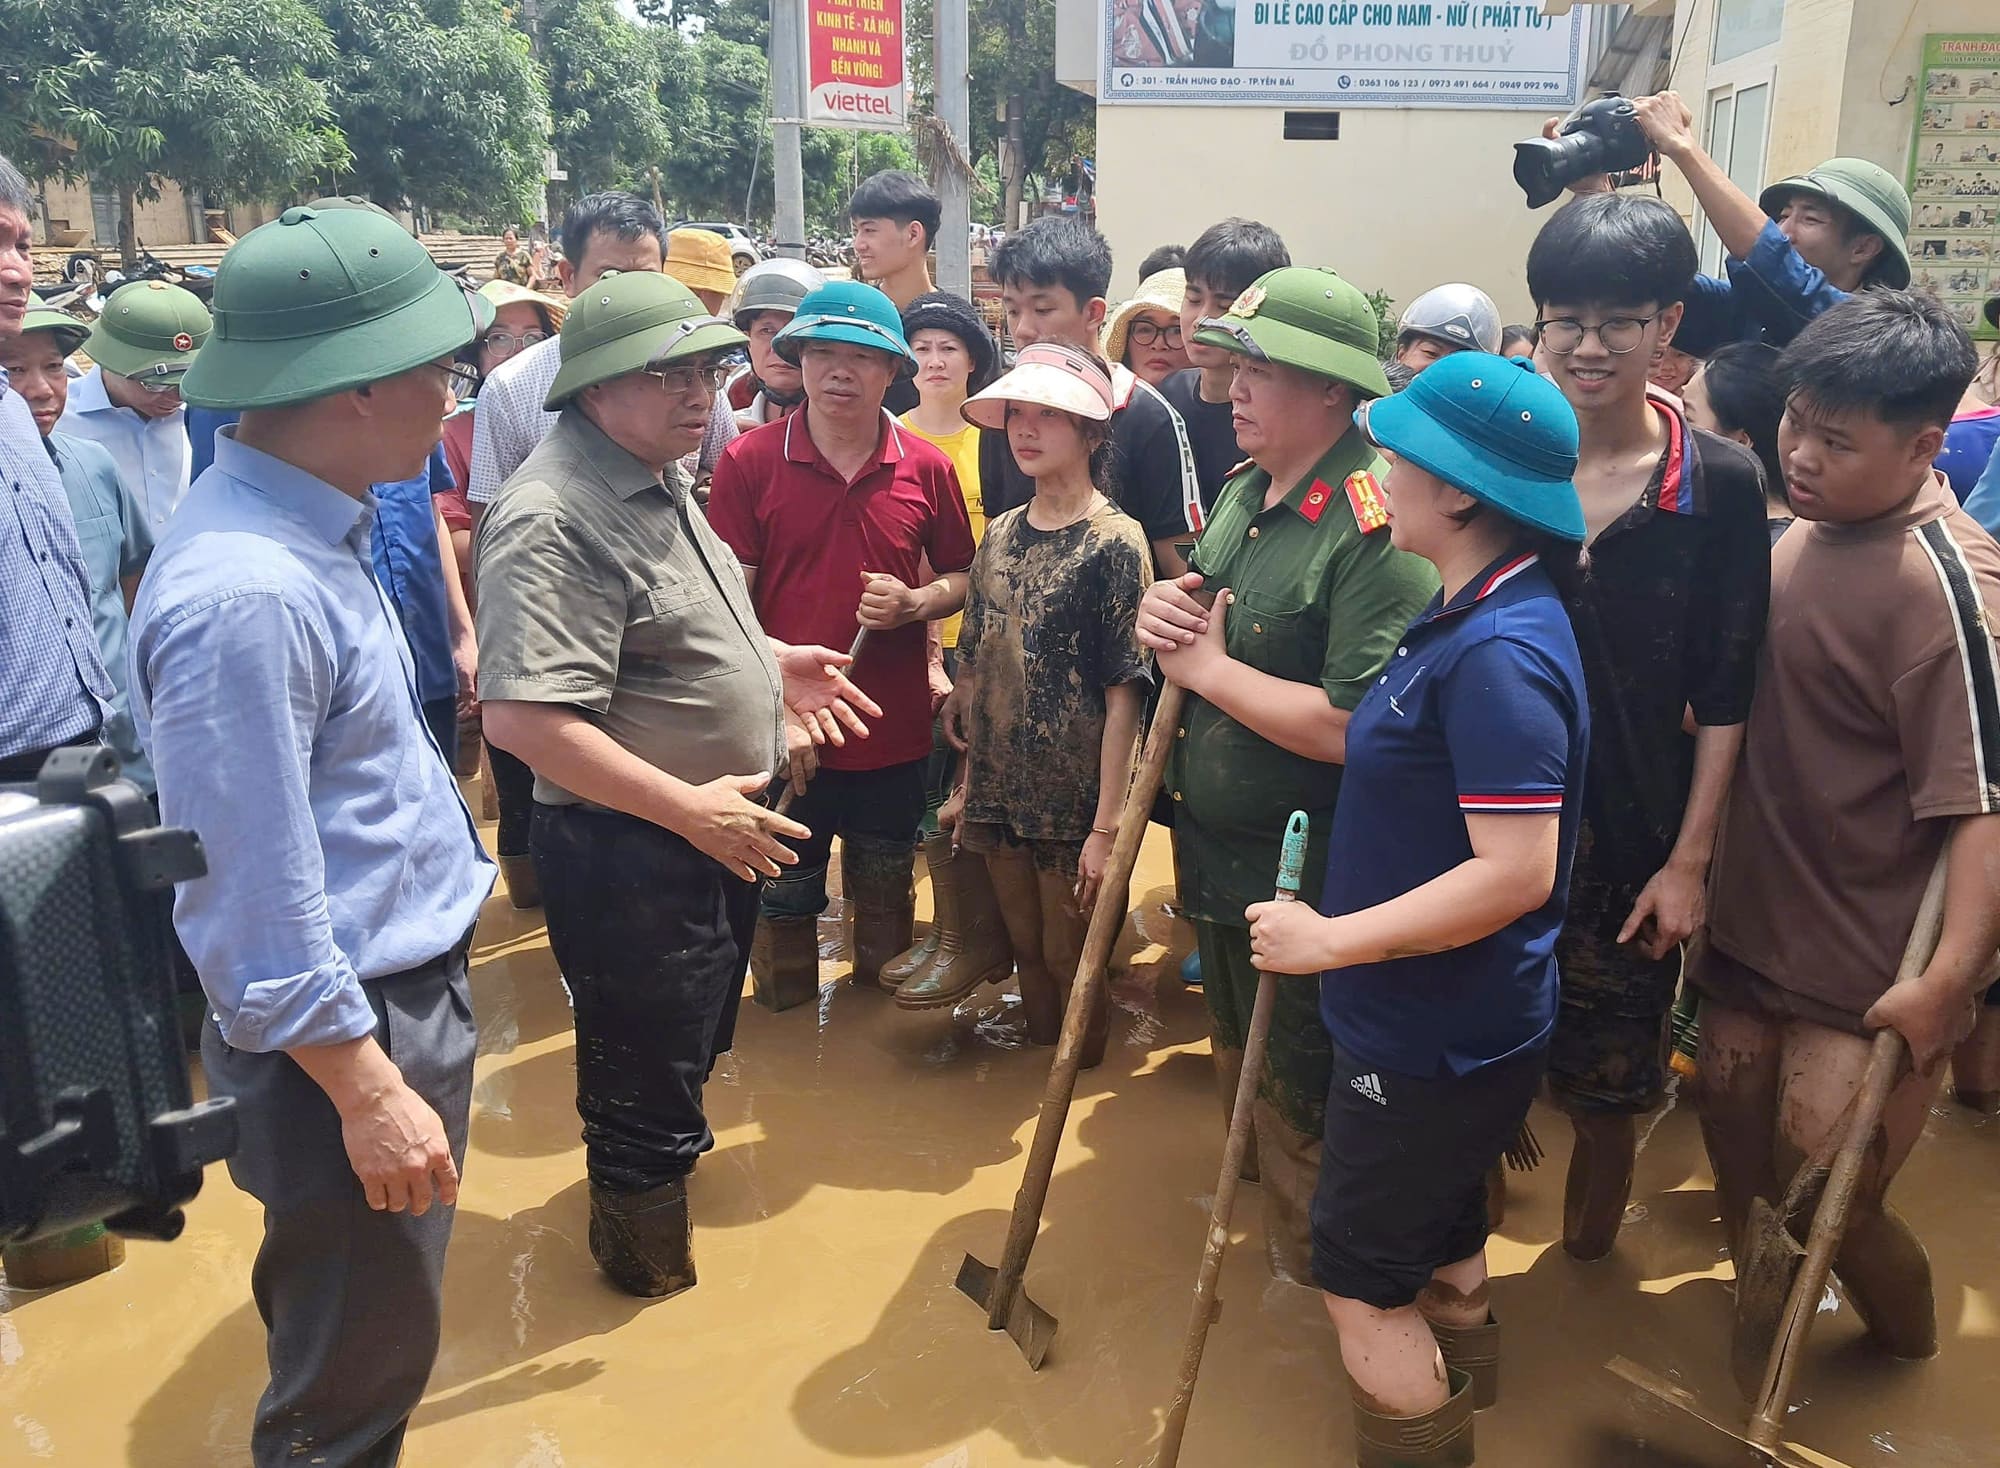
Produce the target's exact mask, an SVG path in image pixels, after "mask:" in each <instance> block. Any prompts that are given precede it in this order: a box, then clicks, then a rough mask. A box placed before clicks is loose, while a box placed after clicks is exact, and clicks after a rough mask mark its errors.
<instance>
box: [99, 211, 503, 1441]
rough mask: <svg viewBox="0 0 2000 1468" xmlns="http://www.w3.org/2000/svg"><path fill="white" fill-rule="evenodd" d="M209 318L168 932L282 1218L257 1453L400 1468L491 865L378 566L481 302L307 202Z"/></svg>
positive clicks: (247, 261) (178, 568) (196, 397)
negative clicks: (191, 853) (378, 527)
mask: <svg viewBox="0 0 2000 1468" xmlns="http://www.w3.org/2000/svg"><path fill="white" fill-rule="evenodd" d="M214 310H215V332H214V335H213V337H212V338H211V339H210V341H209V343H208V345H207V346H206V347H205V348H204V349H203V351H202V354H201V356H200V357H199V359H198V360H197V361H196V362H195V364H194V366H193V367H192V368H191V369H190V370H189V373H188V375H187V377H186V379H185V380H184V383H183V390H184V391H185V392H186V394H187V396H188V398H189V400H190V401H193V402H196V403H199V404H201V405H203V406H207V407H213V408H222V409H232V410H237V411H240V412H241V414H242V416H241V418H240V420H239V421H238V423H237V425H236V427H235V428H234V429H232V430H229V431H228V432H227V433H225V434H223V435H221V436H220V437H219V438H218V441H217V443H216V445H215V453H216V457H215V463H214V465H213V466H212V467H211V468H210V469H209V471H208V472H207V473H205V474H204V475H203V476H202V478H201V480H200V482H199V483H197V484H196V485H195V486H194V487H193V488H192V489H191V491H190V492H189V495H188V498H187V499H186V501H185V502H183V504H182V505H181V506H180V508H179V509H178V510H177V511H176V512H175V514H174V516H173V519H172V523H171V524H170V525H169V526H168V528H167V531H166V533H165V534H164V535H163V536H162V537H161V539H160V543H159V546H158V548H157V549H156V551H155V552H154V556H153V560H152V564H151V566H150V567H149V569H148V572H147V576H146V580H145V584H144V585H143V586H142V588H141V590H140V593H139V599H138V603H137V605H136V606H135V607H134V611H133V627H132V666H133V701H134V711H135V713H136V715H137V717H138V722H139V729H140V734H141V737H142V738H143V739H144V740H145V742H146V744H147V747H148V749H149V750H150V751H151V753H152V756H153V764H154V770H155V772H156V774H157V776H158V779H159V785H160V805H161V814H162V817H163V819H164V820H165V821H166V822H167V823H168V824H170V825H179V826H186V827H190V828H192V829H194V830H195V831H197V832H198V833H199V834H200V836H201V838H202V841H203V843H204V845H205V847H206V849H207V855H208V868H209V875H208V876H207V877H206V878H205V879H203V880H201V881H197V882H193V883H189V884H188V885H187V886H185V887H183V888H182V889H181V890H180V892H179V894H178V896H177V900H176V903H175V912H174V921H175V926H176V928H177V929H178V931H179V933H180V936H181V939H182V942H183V943H184V944H185V945H186V947H187V949H188V952H189V954H190V955H191V956H192V957H193V959H194V962H195V966H196V968H197V970H198V971H199V972H200V974H201V979H202V986H203V988H204V989H205V990H206V992H207V995H208V998H209V1001H210V1003H211V1004H212V1005H213V1007H214V1020H213V1023H211V1024H210V1025H208V1026H207V1027H206V1028H205V1030H204V1033H203V1036H202V1061H203V1066H204V1068H205V1070H206V1072H207V1076H208V1080H209V1085H210V1088H211V1090H212V1091H214V1092H215V1093H217V1094H221V1095H229V1096H233V1097H234V1098H235V1099H236V1102H237V1112H238V1115H239V1117H240V1118H241V1121H240V1131H241V1145H240V1147H239V1150H238V1152H237V1155H236V1156H235V1157H234V1158H232V1159H231V1161H230V1173H231V1176H232V1177H233V1178H234V1179H235V1180H236V1183H237V1185H238V1186H239V1187H242V1188H243V1189H244V1190H245V1191H247V1192H249V1193H251V1194H252V1195H254V1196H255V1197H256V1198H257V1199H258V1201H259V1202H261V1203H262V1204H263V1205H264V1210H265V1227H264V1242H263V1247H262V1248H261V1250H260V1251H259V1254H258V1259H257V1267H256V1283H257V1296H258V1305H259V1307H260V1310H261V1313H262V1314H263V1316H264V1319H265V1321H266V1324H267V1327H268V1331H269V1336H268V1343H267V1345H268V1354H269V1358H270V1366H271V1381H270V1385H269V1386H268V1387H267V1388H266V1389H265V1392H264V1395H263V1399H262V1401H261V1402H260V1403H259V1406H258V1412H257V1421H256V1424H255V1427H254V1429H253V1432H252V1437H251V1450H252V1455H253V1457H254V1459H255V1461H256V1462H257V1464H258V1465H259V1468H275V1465H278V1464H281V1463H282V1464H290V1463H294V1462H300V1461H325V1462H333V1463H343V1464H368V1465H376V1464H380V1465H384V1468H386V1465H390V1464H393V1463H394V1462H395V1461H396V1459H397V1456H398V1454H399V1453H400V1451H401V1445H402V1439H403V1435H404V1432H405V1430H406V1428H407V1424H408V1419H409V1414H410V1412H411V1411H412V1410H413V1409H414V1408H415V1406H416V1404H417V1402H418V1401H419V1400H420V1399H421V1397H422V1395H423V1390H424V1385H425V1383H426V1381H427V1380H428V1379H429V1374H430V1368H431V1365H432V1362H433V1360H434V1358H435V1355H436V1349H437V1341H438V1332H439V1323H440V1321H439V1285H440V1281H441V1279H442V1275H443V1268H444V1252H445V1246H446V1244H447V1243H448V1241H449V1239H450V1234H451V1224H452V1217H453V1208H452V1207H451V1205H452V1204H454V1203H455V1202H456V1199H457V1191H458V1166H459V1163H460V1161H461V1160H462V1158H463V1155H464V1145H465V1126H466V1117H467V1112H468V1109H469V1105H470V1097H471V1081H472V1059H473V1053H474V1049H475V1042H476V1035H475V1031H474V1028H473V1024H472V1012H471V1001H470V995H469V991H468V989H467V985H466V972H465V956H466V949H467V946H468V945H469V942H470V937H471V928H472V924H473V920H474V918H475V917H476V916H477V915H478V912H479V909H480V906H481V904H482V903H483V902H484V901H485V899H486V897H487V894H488V892H489V891H490V890H491V887H492V882H493V867H492V865H491V863H490V862H488V861H487V859H486V857H485V855H484V854H483V853H482V852H481V851H480V849H479V843H478V839H477V836H476V834H475V832H474V830H473V825H472V818H471V815H470V814H469V812H467V810H466V808H465V805H464V803H463V802H462V801H461V800H460V798H459V795H458V790H457V786H456V785H455V783H454V782H453V780H452V777H451V773H450V771H449V770H448V769H447V768H446V766H445V762H444V759H443V758H442V756H441V755H440V753H439V751H438V749H437V747H436V745H435V744H434V743H433V742H432V740H431V739H430V737H429V736H428V734H427V733H426V731H425V728H424V725H423V723H422V720H421V718H420V715H419V710H418V698H417V690H416V683H415V675H414V669H413V666H412V663H411V659H410V654H409V650H408V647H407V646H406V644H405V643H404V641H403V639H402V636H401V634H400V632H399V631H398V629H397V626H396V620H395V617H394V615H393V613H392V612H391V611H390V609H389V606H388V603H387V601H386V599H385V598H384V596H383V593H382V590H381V587H380V586H379V585H378V584H377V582H376V580H375V576H374V573H373V570H372V568H371V564H370V560H371V555H370V549H371V538H372V529H373V519H374V515H375V512H376V506H375V500H374V497H373V495H372V494H371V493H370V492H369V486H371V485H373V484H377V483H382V482H387V481H393V480H398V479H404V478H407V477H409V476H411V475H412V474H415V473H416V472H418V471H419V470H420V469H421V468H422V466H423V464H424V462H425V460H426V458H427V457H428V455H429V454H430V451H431V450H432V448H434V447H435V446H436V444H437V442H438V439H439V436H440V433H441V431H442V421H443V416H444V412H445V408H446V404H447V383H448V381H449V374H450V369H451V366H452V358H453V354H454V353H455V352H456V351H457V350H458V349H459V348H461V347H463V346H465V345H466V344H467V343H469V342H470V341H471V340H472V338H473V336H474V335H475V333H476V332H477V330H478V329H479V328H480V327H481V326H482V325H483V324H484V321H483V317H485V316H490V310H487V311H485V312H482V310H481V303H479V302H477V301H476V299H475V298H472V297H469V296H467V295H466V294H465V293H464V292H462V291H461V290H460V289H459V288H458V287H457V286H456V285H455V284H453V283H452V282H451V281H450V279H449V278H448V277H446V276H444V275H443V274H441V273H440V272H439V271H438V269H437V268H436V266H435V265H434V264H432V262H431V260H430V258H429V256H428V255H427V254H426V253H425V252H424V250H423V247H422V246H421V245H419V244H418V243H417V242H416V241H415V240H414V239H412V238H411V237H410V236H409V235H408V234H407V233H405V232H404V231H403V230H402V229H401V228H400V227H399V226H398V225H396V223H395V222H394V221H393V220H391V219H389V218H388V217H387V216H385V215H380V214H377V213H375V212H373V211H370V210H366V209H341V210H327V211H318V210H314V209H311V208H297V209H291V210H287V211H286V212H285V214H284V215H283V216H282V217H281V218H279V219H278V220H276V221H274V222H272V223H270V224H267V225H264V226H263V227H261V228H259V229H257V230H254V231H252V232H251V233H250V234H248V235H246V236H245V237H244V238H243V239H242V240H241V241H239V242H238V243H237V244H236V245H235V246H233V247H232V248H231V249H230V251H229V254H228V255H227V256H226V257H225V258H224V260H223V263H222V267H221V269H220V270H219V271H218V272H217V276H216V283H215V297H214ZM392 1053H393V1059H392V1058H391V1056H392ZM434 1201H435V1202H436V1204H437V1205H439V1206H436V1207H433V1206H432V1205H433V1202H434ZM335 1261H338V1262H337V1263H336V1262H335Z"/></svg>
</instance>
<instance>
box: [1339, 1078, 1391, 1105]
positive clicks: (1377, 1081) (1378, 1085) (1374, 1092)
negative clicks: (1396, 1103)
mask: <svg viewBox="0 0 2000 1468" xmlns="http://www.w3.org/2000/svg"><path fill="white" fill-rule="evenodd" d="M1347 1084H1348V1085H1350V1086H1352V1087H1354V1089H1355V1090H1357V1091H1359V1092H1360V1093H1361V1094H1362V1095H1364V1096H1366V1097H1367V1098H1368V1099H1369V1100H1370V1101H1373V1102H1374V1103H1375V1104H1376V1105H1377V1106H1387V1105H1388V1104H1389V1098H1388V1097H1387V1096H1384V1095H1383V1094H1382V1077H1380V1076H1378V1075H1376V1074H1375V1072H1374V1071H1372V1070H1371V1071H1370V1072H1368V1074H1367V1075H1365V1076H1356V1077H1355V1078H1354V1079H1353V1080H1351V1081H1349V1082H1348V1083H1347Z"/></svg>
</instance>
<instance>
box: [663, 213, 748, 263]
mask: <svg viewBox="0 0 2000 1468" xmlns="http://www.w3.org/2000/svg"><path fill="white" fill-rule="evenodd" d="M674 228H675V229H705V230H707V231H708V232H709V233H710V234H719V235H721V236H722V237H723V238H724V239H725V240H727V241H728V242H729V258H730V261H731V263H732V264H734V265H735V266H736V273H737V274H738V275H741V274H742V273H743V272H744V271H746V270H748V269H749V268H750V267H751V266H752V265H755V264H756V263H757V262H758V261H759V260H762V259H763V258H764V252H763V250H762V249H760V248H759V247H758V245H757V241H756V239H755V238H754V237H753V236H752V235H751V233H750V231H749V230H747V229H745V228H744V227H743V226H742V225H740V224H731V223H730V222H729V221H728V220H726V219H683V220H682V221H681V222H680V223H679V224H677V225H675V226H674Z"/></svg>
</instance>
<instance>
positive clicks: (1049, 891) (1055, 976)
mask: <svg viewBox="0 0 2000 1468" xmlns="http://www.w3.org/2000/svg"><path fill="white" fill-rule="evenodd" d="M1035 885H1036V888H1037V890H1038V894H1039V896H1040V898H1041V906H1042V963H1043V965H1044V966H1045V967H1046V968H1047V970H1048V973H1049V977H1050V979H1051V980H1052V981H1053V982H1054V984H1055V989H1056V1002H1057V1004H1058V1005H1059V1006H1060V1007H1061V1009H1062V1010H1063V1012H1064V1014H1065V1015H1067V1014H1068V1011H1069V1003H1070V996H1071V994H1072V993H1073V992H1074V991H1075V988H1076V982H1077V972H1076V971H1077V966H1078V964H1080V963H1081V962H1082V960H1083V940H1084V937H1085V935H1086V934H1087V933H1088V932H1089V930H1090V924H1089V920H1088V919H1086V918H1085V917H1084V915H1083V913H1082V911H1081V910H1080V909H1079V908H1078V907H1077V905H1076V887H1075V879H1074V878H1073V877H1071V876H1069V875H1068V874H1066V873H1059V872H1045V871H1043V870H1041V869H1040V868H1039V867H1038V868H1036V870H1035ZM1099 901H1104V902H1116V903H1118V904H1120V905H1121V907H1122V905H1123V902H1124V894H1123V893H1117V892H1111V893H1105V894H1102V895H1101V896H1100V898H1099ZM1106 966H1107V968H1108V967H1109V963H1108V960H1107V965H1106ZM1058 1037H1060V1031H1058ZM1110 1042H1111V975H1110V974H1109V973H1108V972H1107V973H1104V974H1100V975H1099V976H1098V980H1097V999H1096V1002H1095V1003H1093V1004H1092V1005H1091V1009H1090V1017H1089V1019H1088V1021H1087V1022H1086V1023H1085V1025H1084V1031H1083V1053H1082V1055H1081V1057H1080V1058H1079V1060H1078V1064H1079V1065H1080V1066H1081V1067H1082V1068H1083V1069H1084V1070H1092V1069H1095V1068H1096V1067H1097V1066H1099V1065H1102V1064H1103V1063H1104V1050H1105V1047H1106V1046H1107V1045H1108V1044H1110Z"/></svg>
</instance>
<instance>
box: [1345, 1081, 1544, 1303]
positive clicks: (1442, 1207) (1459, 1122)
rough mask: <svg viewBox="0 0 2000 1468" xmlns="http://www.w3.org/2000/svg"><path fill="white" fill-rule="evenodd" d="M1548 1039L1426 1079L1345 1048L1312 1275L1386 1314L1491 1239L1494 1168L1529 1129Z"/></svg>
mask: <svg viewBox="0 0 2000 1468" xmlns="http://www.w3.org/2000/svg"><path fill="white" fill-rule="evenodd" d="M1547 1058H1548V1055H1547V1052H1546V1051H1545V1050H1544V1049H1543V1048H1542V1047H1541V1046H1539V1045H1536V1046H1531V1047H1529V1048H1528V1049H1526V1050H1520V1051H1516V1052H1515V1053H1514V1054H1513V1055H1510V1056H1508V1057H1507V1058H1506V1059H1505V1060H1502V1061H1499V1062H1497V1063H1495V1064H1493V1065H1489V1066H1486V1067H1485V1068H1483V1069H1481V1070H1476V1071H1473V1072H1472V1073H1471V1074H1469V1075H1462V1076H1438V1077H1433V1078H1431V1079H1419V1078H1417V1077H1415V1076H1408V1075H1402V1074H1400V1073H1398V1072H1396V1071H1385V1070H1382V1069H1379V1068H1378V1067H1376V1066H1374V1065H1371V1064H1370V1063H1369V1062H1368V1061H1365V1060H1363V1059H1362V1058H1361V1057H1360V1056H1358V1055H1355V1054H1353V1053H1352V1052H1351V1051H1348V1050H1345V1049H1342V1048H1339V1047H1336V1048H1335V1051H1334V1060H1333V1081H1332V1085H1331V1086H1330V1087H1329V1088H1328V1091H1327V1099H1326V1143H1325V1145H1324V1146H1323V1147H1322V1148H1321V1149H1320V1167H1319V1186H1318V1188H1317V1189H1315V1190H1314V1193H1313V1204H1312V1277H1313V1283H1314V1284H1316V1285H1318V1286H1319V1287H1320V1288H1321V1289H1323V1290H1325V1291H1326V1292H1327V1293H1328V1294H1330V1295H1338V1296H1340V1297H1341V1298H1342V1299H1346V1300H1359V1301H1361V1302H1362V1303H1363V1304H1364V1305H1373V1306H1374V1307H1375V1308H1376V1309H1377V1310H1397V1309H1401V1308H1402V1307H1403V1306H1405V1305H1409V1304H1413V1303H1414V1302H1415V1301H1416V1298H1417V1296H1418V1295H1419V1294H1420V1293H1421V1292H1422V1291H1423V1288H1424V1286H1425V1285H1427V1284H1429V1283H1430V1280H1431V1275H1432V1274H1433V1273H1435V1272H1436V1271H1437V1270H1438V1269H1439V1268H1440V1267H1441V1266H1443V1265H1446V1264H1456V1263H1458V1262H1459V1261H1460V1260H1461V1259H1470V1258H1471V1257H1472V1256H1473V1255H1474V1254H1477V1253H1478V1252H1479V1251H1480V1250H1481V1249H1483V1248H1485V1247H1486V1237H1487V1233H1488V1227H1487V1218H1486V1174H1487V1172H1488V1171H1489V1170H1490V1169H1491V1168H1492V1167H1493V1165H1494V1164H1495V1163H1496V1162H1498V1161H1499V1160H1500V1156H1501V1154H1502V1153H1503V1152H1504V1151H1505V1150H1506V1149H1507V1145H1508V1144H1509V1143H1510V1142H1512V1141H1513V1139H1514V1136H1515V1134H1516V1133H1517V1132H1518V1131H1519V1130H1520V1128H1521V1123H1522V1121H1523V1120H1524V1119H1526V1117H1527V1115H1528V1106H1529V1104H1530V1103H1531V1102H1532V1101H1533V1100H1534V1099H1535V1089H1536V1087H1538V1086H1539V1085H1540V1084H1541V1079H1542V1068H1543V1065H1544V1063H1545V1062H1546V1060H1547Z"/></svg>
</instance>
